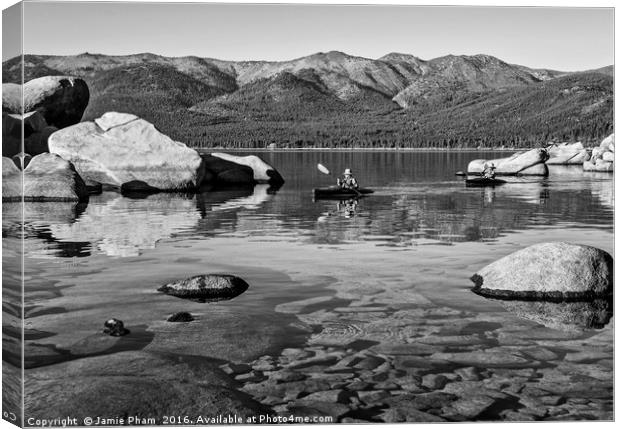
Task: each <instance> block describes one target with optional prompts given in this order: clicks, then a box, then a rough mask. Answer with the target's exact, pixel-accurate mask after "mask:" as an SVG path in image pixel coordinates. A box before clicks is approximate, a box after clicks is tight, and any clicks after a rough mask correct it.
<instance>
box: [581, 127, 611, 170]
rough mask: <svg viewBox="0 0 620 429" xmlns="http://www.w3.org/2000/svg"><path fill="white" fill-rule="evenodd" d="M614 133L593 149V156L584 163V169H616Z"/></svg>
mask: <svg viewBox="0 0 620 429" xmlns="http://www.w3.org/2000/svg"><path fill="white" fill-rule="evenodd" d="M614 153H615V145H614V134H611V135H610V136H608V137H606V138H605V139H603V141H602V142H601V144H600V145H599V146H598V147H595V148H593V149H592V156H591V157H590V159H589V160H586V161H585V162H584V163H583V171H614Z"/></svg>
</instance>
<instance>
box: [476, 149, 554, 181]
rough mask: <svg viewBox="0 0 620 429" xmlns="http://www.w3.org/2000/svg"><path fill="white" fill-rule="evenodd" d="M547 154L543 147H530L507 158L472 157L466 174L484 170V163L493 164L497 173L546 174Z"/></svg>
mask: <svg viewBox="0 0 620 429" xmlns="http://www.w3.org/2000/svg"><path fill="white" fill-rule="evenodd" d="M547 159H549V154H548V153H547V151H546V150H545V149H532V150H529V151H527V152H517V153H515V154H514V155H512V156H510V157H508V158H498V159H488V160H487V159H474V160H473V161H471V162H470V163H469V165H468V166H467V174H480V173H482V172H483V170H484V165H485V163H487V162H488V163H493V165H495V168H496V170H495V173H496V174H497V175H506V176H508V175H517V174H522V175H535V176H547V175H548V174H549V169H548V168H547V165H546V164H545V161H546V160H547Z"/></svg>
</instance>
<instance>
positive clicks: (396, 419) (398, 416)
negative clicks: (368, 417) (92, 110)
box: [378, 407, 445, 423]
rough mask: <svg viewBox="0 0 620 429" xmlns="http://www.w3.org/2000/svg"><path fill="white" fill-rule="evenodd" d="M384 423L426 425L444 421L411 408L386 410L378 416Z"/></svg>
mask: <svg viewBox="0 0 620 429" xmlns="http://www.w3.org/2000/svg"><path fill="white" fill-rule="evenodd" d="M378 417H379V418H380V419H381V420H382V421H384V422H386V423H404V422H407V423H414V422H419V423H426V422H443V421H445V420H444V419H442V418H441V417H439V416H435V415H433V414H429V413H425V412H423V411H419V410H416V409H413V408H407V407H403V408H388V409H387V410H385V411H384V412H383V413H382V414H380V415H379V416H378Z"/></svg>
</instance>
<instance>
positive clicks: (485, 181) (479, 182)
mask: <svg viewBox="0 0 620 429" xmlns="http://www.w3.org/2000/svg"><path fill="white" fill-rule="evenodd" d="M504 183H506V181H505V180H501V179H489V178H486V177H475V178H473V179H467V180H465V186H499V185H503V184H504Z"/></svg>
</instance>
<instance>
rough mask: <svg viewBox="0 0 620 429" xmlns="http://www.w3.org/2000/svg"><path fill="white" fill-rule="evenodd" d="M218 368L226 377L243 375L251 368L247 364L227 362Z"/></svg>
mask: <svg viewBox="0 0 620 429" xmlns="http://www.w3.org/2000/svg"><path fill="white" fill-rule="evenodd" d="M220 368H221V369H222V371H224V372H225V373H226V374H228V375H231V374H235V375H236V374H245V373H247V372H250V371H252V367H251V366H250V365H248V364H247V363H235V362H228V363H227V364H224V365H222V366H220Z"/></svg>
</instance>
